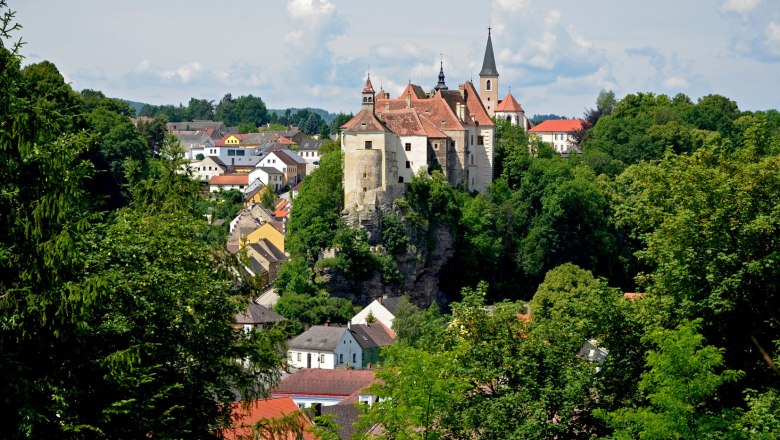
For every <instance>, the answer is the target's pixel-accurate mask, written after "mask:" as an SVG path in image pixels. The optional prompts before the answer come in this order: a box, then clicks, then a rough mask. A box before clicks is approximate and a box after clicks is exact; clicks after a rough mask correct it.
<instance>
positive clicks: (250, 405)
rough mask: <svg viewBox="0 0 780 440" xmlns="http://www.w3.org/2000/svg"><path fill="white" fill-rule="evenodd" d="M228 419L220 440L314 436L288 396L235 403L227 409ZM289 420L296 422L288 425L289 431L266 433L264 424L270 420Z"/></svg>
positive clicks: (290, 439)
mask: <svg viewBox="0 0 780 440" xmlns="http://www.w3.org/2000/svg"><path fill="white" fill-rule="evenodd" d="M231 409H232V414H231V416H230V419H231V421H232V426H231V427H230V428H227V429H224V430H222V431H221V432H220V433H219V434H220V436H219V437H220V438H224V439H225V440H248V439H265V438H273V439H275V440H314V439H315V438H316V437H315V435H314V433H312V432H311V431H310V430H311V428H312V427H313V426H314V425H313V424H312V422H311V421H310V420H309V419H308V418H307V417H306V416H305V415H304V414H303V413H302V412H301V410H300V408H299V407H298V405H296V404H295V402H294V401H293V399H291V398H289V397H286V396H285V397H271V398H268V399H260V400H253V401H251V402H236V403H234V404H233V405H232V406H231ZM291 417H293V418H294V419H295V420H297V423H289V424H288V425H289V426H288V428H287V430H289V432H282V433H280V432H278V430H273V431H272V432H266V431H264V429H267V427H268V422H269V421H274V420H280V421H281V420H282V419H284V420H288V421H289V420H290V418H291Z"/></svg>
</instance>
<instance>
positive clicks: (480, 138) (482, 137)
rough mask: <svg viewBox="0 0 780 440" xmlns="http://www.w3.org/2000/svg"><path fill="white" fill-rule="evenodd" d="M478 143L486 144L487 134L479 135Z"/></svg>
mask: <svg viewBox="0 0 780 440" xmlns="http://www.w3.org/2000/svg"><path fill="white" fill-rule="evenodd" d="M477 145H485V136H477Z"/></svg>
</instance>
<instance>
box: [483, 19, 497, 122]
mask: <svg viewBox="0 0 780 440" xmlns="http://www.w3.org/2000/svg"><path fill="white" fill-rule="evenodd" d="M479 96H480V98H481V99H482V105H484V106H485V110H487V112H488V114H489V115H490V117H491V118H492V117H493V115H494V114H495V109H496V106H497V105H498V69H496V57H495V56H494V55H493V39H492V38H491V35H490V28H488V39H487V46H485V57H484V58H483V60H482V70H481V71H480V72H479Z"/></svg>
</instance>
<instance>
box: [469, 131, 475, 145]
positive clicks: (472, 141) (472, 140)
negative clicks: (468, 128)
mask: <svg viewBox="0 0 780 440" xmlns="http://www.w3.org/2000/svg"><path fill="white" fill-rule="evenodd" d="M470 145H474V135H473V134H472V135H471V144H470Z"/></svg>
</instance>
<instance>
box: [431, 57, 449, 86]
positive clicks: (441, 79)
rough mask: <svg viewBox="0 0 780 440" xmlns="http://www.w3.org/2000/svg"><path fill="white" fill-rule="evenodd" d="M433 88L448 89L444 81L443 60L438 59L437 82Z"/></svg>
mask: <svg viewBox="0 0 780 440" xmlns="http://www.w3.org/2000/svg"><path fill="white" fill-rule="evenodd" d="M433 90H436V91H439V90H449V88H448V87H447V84H445V83H444V60H442V61H440V64H439V82H438V84H436V87H434V88H433Z"/></svg>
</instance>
